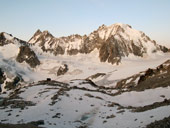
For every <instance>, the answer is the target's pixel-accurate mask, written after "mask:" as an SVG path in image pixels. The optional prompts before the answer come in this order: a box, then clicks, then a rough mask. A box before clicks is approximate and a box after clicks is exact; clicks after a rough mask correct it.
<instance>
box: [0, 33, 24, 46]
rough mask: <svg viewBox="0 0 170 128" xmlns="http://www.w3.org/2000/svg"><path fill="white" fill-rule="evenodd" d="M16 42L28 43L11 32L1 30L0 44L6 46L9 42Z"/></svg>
mask: <svg viewBox="0 0 170 128" xmlns="http://www.w3.org/2000/svg"><path fill="white" fill-rule="evenodd" d="M15 42H18V43H19V44H24V45H25V44H27V43H26V42H25V41H23V40H20V39H18V38H16V37H13V36H12V35H11V34H8V33H5V32H1V33H0V46H4V45H7V44H10V43H12V44H14V43H15Z"/></svg>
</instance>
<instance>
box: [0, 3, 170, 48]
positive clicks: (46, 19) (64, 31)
mask: <svg viewBox="0 0 170 128" xmlns="http://www.w3.org/2000/svg"><path fill="white" fill-rule="evenodd" d="M118 22H120V23H125V24H129V25H131V26H132V27H133V28H135V29H137V30H141V31H143V32H145V33H146V34H147V35H149V36H150V37H151V38H152V39H154V40H156V41H158V42H159V43H160V44H165V43H166V45H167V46H169V47H170V0H0V32H2V31H5V32H7V33H10V34H13V35H14V36H16V37H18V38H21V39H23V40H26V41H27V40H29V39H30V38H31V36H32V35H33V34H34V32H35V31H36V30H37V29H40V30H42V31H43V30H48V31H50V32H51V33H52V34H53V35H54V36H56V37H60V36H68V35H71V34H76V33H77V34H81V35H83V34H89V33H90V32H92V31H93V30H95V29H97V28H98V27H99V26H100V25H102V24H105V25H111V24H114V23H118Z"/></svg>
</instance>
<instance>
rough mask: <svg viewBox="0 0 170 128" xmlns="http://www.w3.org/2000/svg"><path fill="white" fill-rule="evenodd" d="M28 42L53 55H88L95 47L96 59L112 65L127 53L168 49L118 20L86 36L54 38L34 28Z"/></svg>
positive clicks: (154, 51) (134, 53)
mask: <svg viewBox="0 0 170 128" xmlns="http://www.w3.org/2000/svg"><path fill="white" fill-rule="evenodd" d="M29 43H30V44H33V45H38V46H39V47H41V49H42V50H43V51H44V52H51V53H53V54H54V55H56V56H57V55H63V54H67V55H76V54H78V53H82V54H88V53H90V52H92V51H93V50H95V49H97V50H98V52H99V58H100V61H101V62H108V63H112V64H119V63H120V62H121V58H122V57H127V56H129V55H130V54H132V55H135V56H139V57H143V56H144V55H148V56H149V55H151V54H154V53H156V52H168V48H166V47H164V46H161V45H158V44H157V43H156V42H155V41H154V40H151V39H150V38H149V37H148V36H147V35H145V33H143V32H141V31H137V30H135V29H132V27H131V26H130V25H126V24H120V23H116V24H113V25H111V26H105V25H102V26H100V27H99V28H98V29H97V30H95V31H93V32H92V33H90V34H89V35H88V36H87V35H84V36H81V35H78V34H75V35H71V36H68V37H60V38H56V37H54V36H53V35H52V34H50V33H49V32H48V31H43V32H41V31H40V30H37V32H36V33H35V34H34V35H33V37H32V38H31V39H30V40H29Z"/></svg>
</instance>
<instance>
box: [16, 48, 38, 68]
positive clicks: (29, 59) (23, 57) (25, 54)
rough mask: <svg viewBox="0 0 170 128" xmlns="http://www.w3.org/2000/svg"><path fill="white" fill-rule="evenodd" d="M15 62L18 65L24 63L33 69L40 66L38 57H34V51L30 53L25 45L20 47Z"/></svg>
mask: <svg viewBox="0 0 170 128" xmlns="http://www.w3.org/2000/svg"><path fill="white" fill-rule="evenodd" d="M16 60H17V61H18V62H19V63H22V62H26V63H27V64H29V65H30V67H32V68H35V67H36V66H38V65H40V61H39V59H38V57H37V56H36V54H35V53H34V51H32V50H31V49H30V47H29V46H27V45H25V46H21V47H20V51H19V54H18V56H17V58H16Z"/></svg>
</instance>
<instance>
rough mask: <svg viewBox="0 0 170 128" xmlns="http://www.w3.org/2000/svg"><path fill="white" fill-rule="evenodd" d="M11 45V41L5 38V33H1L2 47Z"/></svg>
mask: <svg viewBox="0 0 170 128" xmlns="http://www.w3.org/2000/svg"><path fill="white" fill-rule="evenodd" d="M9 43H11V41H9V40H7V39H6V38H5V36H4V32H2V33H0V46H4V45H6V44H9Z"/></svg>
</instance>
